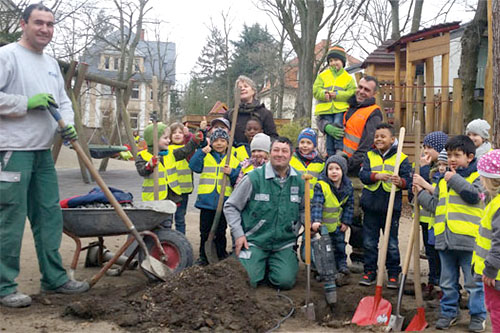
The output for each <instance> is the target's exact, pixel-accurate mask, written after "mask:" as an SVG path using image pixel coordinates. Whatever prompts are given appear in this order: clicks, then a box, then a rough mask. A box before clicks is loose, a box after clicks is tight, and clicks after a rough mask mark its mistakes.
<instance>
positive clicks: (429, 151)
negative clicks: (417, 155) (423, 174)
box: [424, 145, 439, 162]
mask: <svg viewBox="0 0 500 333" xmlns="http://www.w3.org/2000/svg"><path fill="white" fill-rule="evenodd" d="M424 154H425V155H426V156H430V157H431V162H436V161H437V159H438V157H439V152H438V151H436V150H435V149H434V148H432V147H430V146H426V145H424Z"/></svg>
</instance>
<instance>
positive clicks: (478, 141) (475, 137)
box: [467, 132, 484, 148]
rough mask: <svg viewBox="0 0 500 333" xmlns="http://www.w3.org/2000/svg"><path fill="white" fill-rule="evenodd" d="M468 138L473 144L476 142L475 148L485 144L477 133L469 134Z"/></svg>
mask: <svg viewBox="0 0 500 333" xmlns="http://www.w3.org/2000/svg"><path fill="white" fill-rule="evenodd" d="M467 136H468V137H469V138H470V139H471V140H472V142H474V146H476V148H477V147H479V146H481V145H482V144H483V143H484V139H483V138H482V137H481V136H480V135H478V134H476V133H472V132H469V133H467Z"/></svg>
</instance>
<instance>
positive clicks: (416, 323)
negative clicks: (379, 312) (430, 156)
mask: <svg viewBox="0 0 500 333" xmlns="http://www.w3.org/2000/svg"><path fill="white" fill-rule="evenodd" d="M415 131H416V133H417V136H416V138H415V143H416V148H415V156H420V121H419V120H417V121H416V122H415ZM418 162H419V159H418V158H415V173H420V165H419V164H418ZM414 209H415V219H414V220H413V233H414V234H415V235H418V229H419V225H420V223H419V219H420V218H419V217H420V211H419V209H418V197H417V196H415V207H414ZM419 250H420V237H415V242H414V244H413V281H414V284H415V300H416V303H417V314H416V315H415V316H414V317H413V319H412V320H411V322H410V324H409V325H408V327H407V328H406V331H412V332H414V331H423V330H425V328H426V327H427V326H428V325H429V324H428V323H427V321H426V320H425V309H424V298H423V296H422V286H421V285H420V253H419Z"/></svg>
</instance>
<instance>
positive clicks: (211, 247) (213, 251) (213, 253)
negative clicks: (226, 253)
mask: <svg viewBox="0 0 500 333" xmlns="http://www.w3.org/2000/svg"><path fill="white" fill-rule="evenodd" d="M205 255H206V256H207V260H208V263H209V264H216V263H218V262H219V256H218V255H217V248H216V247H215V242H214V239H213V238H210V237H208V239H207V241H206V242H205Z"/></svg>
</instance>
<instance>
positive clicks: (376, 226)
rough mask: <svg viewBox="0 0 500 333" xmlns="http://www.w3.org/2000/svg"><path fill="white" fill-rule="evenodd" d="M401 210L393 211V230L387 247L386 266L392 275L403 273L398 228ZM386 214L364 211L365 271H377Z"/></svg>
mask: <svg viewBox="0 0 500 333" xmlns="http://www.w3.org/2000/svg"><path fill="white" fill-rule="evenodd" d="M400 215H401V212H397V211H395V212H393V214H392V222H391V231H390V233H389V246H388V248H387V260H386V262H385V267H386V268H387V272H388V274H389V276H390V277H393V276H398V275H399V273H401V266H400V258H399V245H398V229H399V216H400ZM385 218H386V214H384V213H381V212H375V211H369V210H365V211H364V219H363V248H364V250H365V251H364V254H365V261H364V264H365V266H364V269H365V273H368V272H376V271H377V262H378V240H379V237H380V230H381V229H382V232H383V231H384V227H385Z"/></svg>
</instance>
